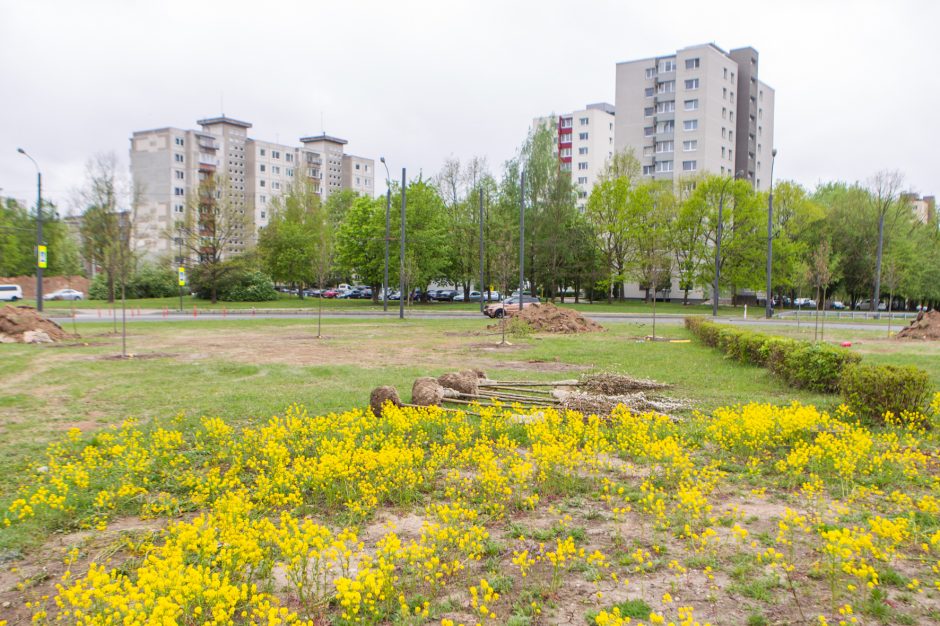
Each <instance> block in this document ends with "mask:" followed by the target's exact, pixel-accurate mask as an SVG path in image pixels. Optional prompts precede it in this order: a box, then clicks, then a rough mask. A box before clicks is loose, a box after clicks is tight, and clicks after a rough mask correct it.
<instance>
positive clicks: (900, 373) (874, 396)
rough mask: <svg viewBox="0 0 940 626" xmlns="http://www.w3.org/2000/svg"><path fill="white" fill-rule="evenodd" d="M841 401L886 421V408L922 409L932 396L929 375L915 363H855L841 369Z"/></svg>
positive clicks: (867, 416) (872, 418)
mask: <svg viewBox="0 0 940 626" xmlns="http://www.w3.org/2000/svg"><path fill="white" fill-rule="evenodd" d="M839 391H840V392H841V393H842V401H843V402H845V404H846V405H848V407H849V408H850V409H852V411H853V412H854V413H855V414H856V415H858V416H860V417H862V418H863V419H866V420H868V421H871V422H883V421H884V415H885V413H887V412H889V411H890V412H891V413H893V414H894V415H895V416H897V417H901V415H902V414H903V413H904V412H905V411H923V410H924V408H925V407H926V406H927V402H928V400H929V398H930V391H931V390H930V377H929V376H928V375H927V372H925V371H924V370H922V369H919V368H917V367H913V366H906V367H898V366H895V365H860V364H852V365H849V366H848V367H846V368H845V370H844V371H843V372H842V378H841V380H840V384H839Z"/></svg>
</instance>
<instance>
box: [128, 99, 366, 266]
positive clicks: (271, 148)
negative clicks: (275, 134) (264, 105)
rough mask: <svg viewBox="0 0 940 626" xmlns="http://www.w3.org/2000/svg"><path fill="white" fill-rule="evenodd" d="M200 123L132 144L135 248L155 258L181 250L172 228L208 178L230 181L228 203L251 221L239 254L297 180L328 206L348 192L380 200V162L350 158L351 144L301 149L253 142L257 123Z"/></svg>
mask: <svg viewBox="0 0 940 626" xmlns="http://www.w3.org/2000/svg"><path fill="white" fill-rule="evenodd" d="M198 124H199V125H200V126H201V130H198V131H197V130H184V129H180V128H158V129H154V130H145V131H138V132H135V133H134V134H133V136H132V137H131V150H130V157H131V174H132V176H133V181H134V187H135V189H136V191H137V194H138V199H139V201H138V210H137V218H136V222H135V229H134V230H135V234H134V238H135V248H136V249H139V250H142V251H144V252H145V254H146V255H148V256H151V257H153V256H159V255H162V254H168V253H172V252H173V251H174V250H173V237H172V235H171V234H170V233H171V231H172V228H173V225H174V224H175V223H176V222H177V221H182V220H184V219H185V217H186V212H187V211H189V210H191V207H190V204H191V203H190V202H189V200H190V199H191V198H192V197H193V196H194V195H195V193H196V191H197V190H198V188H199V184H200V183H201V182H202V181H203V180H206V179H208V178H209V177H213V176H214V177H220V178H221V179H223V180H225V181H226V182H227V185H228V194H229V200H230V201H231V202H232V203H234V204H235V206H236V207H240V208H243V209H244V210H245V211H246V213H247V214H248V215H249V216H250V220H249V221H250V223H251V228H250V229H248V230H247V231H246V232H245V235H244V237H243V238H241V239H236V240H235V241H233V242H232V244H231V245H230V246H229V249H228V252H229V253H232V254H237V253H239V252H243V251H244V250H246V249H247V247H249V246H250V245H251V244H253V243H254V241H255V238H256V237H257V232H258V229H259V228H263V227H264V226H265V225H267V223H268V220H269V219H270V205H271V202H272V200H273V199H274V198H275V197H277V196H278V195H280V194H282V193H285V192H287V191H288V190H289V189H290V187H291V185H292V184H293V182H294V181H296V180H298V177H301V176H305V177H306V178H307V180H309V181H310V182H311V183H312V185H313V188H314V190H315V191H316V192H317V193H319V194H320V198H321V199H322V200H323V201H326V199H327V198H328V197H329V196H330V194H331V193H333V192H334V191H338V190H341V189H352V190H353V191H355V192H356V193H359V194H362V195H366V196H369V197H372V196H373V195H374V188H375V187H374V186H375V176H374V173H375V162H374V160H372V159H367V158H363V157H355V156H352V155H347V154H344V150H343V147H344V146H345V144H346V143H347V142H346V140H345V139H339V138H336V137H330V136H328V135H320V136H317V137H304V138H303V139H301V140H300V142H301V146H300V147H298V146H291V145H287V144H281V143H276V142H270V141H262V140H259V139H252V138H250V137H248V129H249V128H251V124H249V123H248V122H243V121H239V120H236V119H232V118H229V117H225V116H223V117H217V118H211V119H204V120H199V122H198ZM346 169H349V172H347V171H346Z"/></svg>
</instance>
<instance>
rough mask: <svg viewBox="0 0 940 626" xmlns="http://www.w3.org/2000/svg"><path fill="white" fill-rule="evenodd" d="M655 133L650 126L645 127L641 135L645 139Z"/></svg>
mask: <svg viewBox="0 0 940 626" xmlns="http://www.w3.org/2000/svg"><path fill="white" fill-rule="evenodd" d="M655 132H656V129H655V128H654V127H652V126H647V127H646V128H644V129H643V135H644V136H646V137H649V136H650V135H652V134H653V133H655Z"/></svg>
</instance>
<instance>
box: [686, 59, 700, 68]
mask: <svg viewBox="0 0 940 626" xmlns="http://www.w3.org/2000/svg"><path fill="white" fill-rule="evenodd" d="M698 63H699V62H698V57H695V58H694V59H686V60H685V69H687V70H697V69H698Z"/></svg>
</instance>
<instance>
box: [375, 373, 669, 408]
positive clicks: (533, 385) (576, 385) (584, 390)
mask: <svg viewBox="0 0 940 626" xmlns="http://www.w3.org/2000/svg"><path fill="white" fill-rule="evenodd" d="M667 387H669V385H667V384H665V383H661V382H657V381H655V380H648V379H643V378H633V377H632V376H627V375H625V374H613V373H601V374H585V375H583V376H581V377H580V378H576V379H568V380H556V381H548V382H544V381H532V380H512V381H508V380H507V381H498V380H492V379H490V378H487V376H486V373H485V372H483V371H481V370H475V369H474V370H464V371H460V372H450V373H447V374H444V375H442V376H439V377H437V378H431V377H429V376H424V377H421V378H418V379H416V380H415V381H414V385H413V386H412V388H411V404H406V403H403V402H402V401H401V399H400V397H399V396H398V391H397V390H396V389H395V388H394V387H378V388H376V389H374V390H373V391H372V397H371V399H370V406H371V407H372V410H373V412H374V413H375V414H376V415H380V414H381V411H382V405H383V404H385V402H387V401H388V402H391V403H392V404H394V405H395V406H444V405H447V404H451V405H464V406H466V405H470V404H479V405H483V406H487V405H496V404H500V405H516V404H518V405H522V406H524V407H528V408H543V407H554V408H558V409H570V410H572V411H578V412H580V413H584V414H585V415H600V416H607V415H610V413H611V411H613V410H614V409H615V408H616V407H617V406H619V405H621V404H622V405H624V406H625V407H627V408H629V409H631V410H633V411H643V412H645V411H654V412H656V413H662V414H665V415H669V413H670V412H671V411H676V410H680V409H684V408H686V407H687V406H688V403H687V402H686V401H685V400H681V399H676V398H667V397H663V396H661V395H657V394H650V393H649V392H654V391H659V390H662V389H665V388H667Z"/></svg>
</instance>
